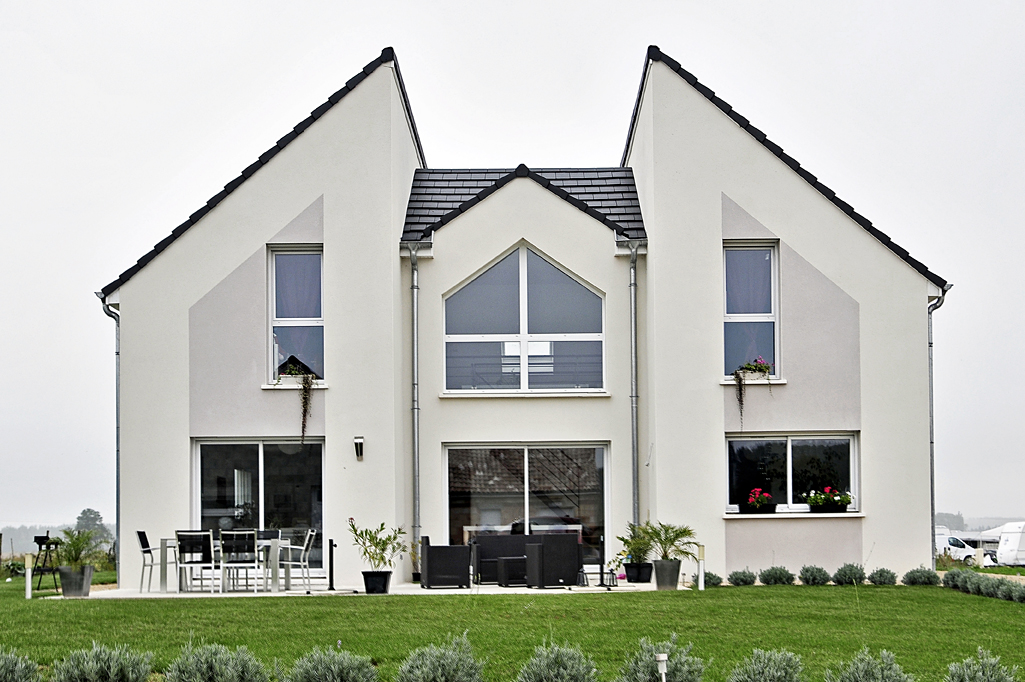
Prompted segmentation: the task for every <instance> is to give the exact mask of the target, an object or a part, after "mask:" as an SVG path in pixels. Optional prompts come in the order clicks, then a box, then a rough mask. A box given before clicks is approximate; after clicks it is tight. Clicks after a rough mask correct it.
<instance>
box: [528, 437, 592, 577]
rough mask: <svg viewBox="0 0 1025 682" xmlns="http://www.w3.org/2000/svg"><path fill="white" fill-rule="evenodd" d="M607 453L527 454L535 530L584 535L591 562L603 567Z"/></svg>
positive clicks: (563, 450) (583, 450) (578, 450)
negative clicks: (602, 542) (602, 540)
mask: <svg viewBox="0 0 1025 682" xmlns="http://www.w3.org/2000/svg"><path fill="white" fill-rule="evenodd" d="M604 455H605V450H604V449H603V448H538V449H531V450H529V451H528V453H527V462H528V464H527V476H528V478H529V481H530V532H531V533H574V534H576V533H578V532H579V533H580V537H581V541H582V544H583V546H584V563H588V564H601V563H602V556H601V548H602V547H601V539H602V535H604V533H605V461H604Z"/></svg>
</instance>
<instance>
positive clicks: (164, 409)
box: [119, 65, 418, 576]
mask: <svg viewBox="0 0 1025 682" xmlns="http://www.w3.org/2000/svg"><path fill="white" fill-rule="evenodd" d="M417 163H418V162H417V159H416V153H415V148H414V146H413V143H412V141H411V138H410V134H409V130H408V127H407V124H406V120H405V113H404V111H403V110H402V104H401V101H400V98H399V96H398V92H397V84H396V80H395V74H394V70H393V69H392V68H391V66H390V65H385V66H382V67H380V68H378V69H377V70H376V71H374V73H373V74H372V75H370V76H369V77H368V78H367V79H366V80H364V81H363V82H362V83H361V84H360V85H359V86H358V87H357V88H356V89H355V90H353V91H352V92H351V93H349V94H348V95H347V96H346V97H345V98H343V99H342V100H341V101H340V102H339V103H338V104H336V105H335V106H334V107H333V108H332V109H330V110H329V111H328V112H327V113H325V114H324V115H323V116H322V117H321V118H320V119H318V121H317V122H316V123H315V124H314V125H313V126H311V127H310V128H308V129H307V130H306V131H305V132H304V133H303V134H302V135H301V136H299V137H298V138H296V139H295V140H294V141H293V142H292V143H291V144H290V145H289V146H288V147H287V148H286V149H284V150H283V151H281V152H280V153H278V154H277V155H276V156H275V157H274V158H273V159H271V161H270V162H269V163H267V164H266V165H264V166H263V167H262V168H261V169H260V170H259V171H257V172H256V173H255V174H254V175H253V176H251V177H250V178H249V179H248V180H247V181H246V182H245V183H244V184H243V185H241V186H240V187H239V188H238V189H236V190H235V191H234V192H233V193H232V194H231V195H229V196H228V197H227V198H225V199H224V200H223V201H222V202H221V203H220V204H219V205H218V206H217V207H216V208H214V209H213V210H212V211H210V213H208V214H207V215H206V216H205V217H204V218H203V219H202V220H201V221H200V222H198V223H197V224H196V225H195V226H193V227H192V228H191V229H190V230H189V231H187V232H186V233H184V234H183V235H182V236H180V237H179V238H178V239H177V240H176V241H174V242H173V243H172V244H171V245H170V246H169V247H168V248H167V249H166V250H165V251H164V252H162V253H161V254H160V255H159V256H158V257H157V258H155V259H154V260H153V261H151V262H150V263H149V264H148V265H147V266H146V267H145V268H143V269H142V270H141V271H139V272H138V273H137V274H136V275H135V276H134V277H133V278H132V279H131V280H130V281H129V282H127V283H126V284H124V285H123V286H122V287H121V289H120V292H119V296H120V307H121V315H122V331H121V361H122V398H123V400H122V467H121V495H122V497H121V501H122V521H123V523H122V534H121V535H122V537H121V538H120V540H121V542H123V543H125V544H124V545H123V546H125V547H134V546H136V541H135V538H134V531H135V530H136V529H144V530H146V531H147V532H148V534H149V537H150V538H151V540H153V541H154V542H155V541H156V539H157V538H160V537H168V536H171V535H173V532H174V530H175V529H181V528H189V527H192V526H194V525H195V524H198V521H199V520H198V518H195V515H194V509H195V505H196V498H195V493H194V491H193V490H192V485H193V477H194V475H195V473H194V469H193V456H194V455H193V452H194V447H193V444H194V440H193V439H192V438H190V437H191V436H206V435H214V434H215V435H219V436H225V435H231V436H235V437H239V438H253V437H256V436H277V437H283V438H284V437H289V438H291V437H298V435H299V419H298V405H297V403H298V399H297V396H296V394H295V392H294V391H288V390H272V389H264V388H262V385H263V384H265V383H266V379H267V376H268V375H269V368H268V367H267V366H266V364H267V362H268V361H269V360H268V355H269V354H268V351H267V349H266V347H265V345H266V343H267V340H266V339H267V319H266V315H267V284H266V268H267V261H266V244H268V243H278V242H282V241H283V242H290V243H291V242H295V241H306V240H307V239H309V238H310V230H314V231H317V230H321V229H322V230H323V238H322V239H323V245H324V247H323V248H324V264H325V265H324V290H325V297H324V302H323V306H324V317H325V372H326V376H325V380H326V384H327V386H328V388H326V389H323V390H318V391H317V393H316V399H315V403H314V406H313V420H314V421H313V423H312V427H311V428H312V429H313V430H314V432H318V433H323V434H324V436H325V455H324V456H325V464H324V488H325V490H326V491H330V494H326V495H325V500H324V531H325V535H327V536H328V537H335V538H342V537H343V533H344V532H345V531H344V528H345V526H344V524H345V521H346V519H347V518H348V517H349V516H357V515H359V516H361V517H363V519H365V522H367V523H369V522H371V521H373V522H380V521H382V520H383V521H386V522H387V523H389V524H394V523H402V522H403V520H402V519H397V518H396V508H397V507H396V499H397V498H398V497H399V496H400V494H401V487H399V483H397V476H396V458H397V457H399V456H400V453H401V452H402V451H403V449H404V448H405V445H406V444H405V442H404V441H403V427H402V422H403V421H404V420H403V419H402V417H404V416H405V414H406V413H407V410H405V409H402V412H401V413H397V410H399V409H400V408H399V406H400V405H401V404H402V400H403V399H402V396H401V395H400V392H401V382H400V380H399V374H400V373H401V371H402V367H401V364H400V363H398V362H397V360H398V359H399V358H400V356H401V354H402V348H403V343H402V340H401V338H400V336H401V332H400V329H401V324H402V323H401V320H400V318H399V316H398V314H397V312H396V309H397V308H398V307H399V305H400V303H399V301H400V299H399V297H400V293H399V291H398V288H399V287H398V281H399V264H398V259H397V257H396V243H397V240H398V236H399V234H400V231H401V224H402V223H401V219H396V214H397V212H398V209H397V208H396V207H397V205H398V204H400V203H404V202H405V200H406V197H407V196H408V186H409V182H410V179H411V177H412V173H413V170H414V168H415V167H416V166H417ZM403 186H404V188H405V189H404V190H403V192H402V195H401V197H396V196H394V192H393V188H395V187H403ZM321 205H322V208H320V206H321ZM311 207H314V208H313V209H312V210H313V211H314V213H315V214H320V212H321V211H322V215H323V218H322V227H321V225H320V222H321V218H320V217H319V215H314V216H312V219H311V216H310V214H309V213H307V212H306V211H307V209H310V208H311ZM296 221H298V222H296ZM247 289H250V291H249V292H248V295H246V290H247ZM235 297H238V298H237V301H236V304H235V306H234V307H233V306H232V305H231V304H230V303H229V302H228V300H229V299H231V298H235ZM190 318H191V326H190ZM213 323H216V325H217V328H216V329H214V330H211V329H209V325H210V324H213ZM254 335H255V340H254ZM192 344H196V345H197V346H202V347H203V348H204V350H203V351H199V349H198V347H195V346H193V348H194V350H196V351H197V357H195V358H192V357H190V345H192ZM229 349H233V351H234V353H235V354H236V355H237V357H232V358H229V359H228V361H227V362H228V364H229V366H230V367H229V369H230V370H231V371H232V372H233V373H234V372H238V373H239V374H240V375H241V376H239V375H238V374H232V376H231V377H224V376H216V375H215V376H212V377H210V376H207V374H211V373H214V372H216V371H217V367H218V365H219V363H220V361H221V359H222V358H220V357H218V356H220V355H221V353H222V352H223V351H226V350H229ZM194 373H195V375H196V376H193V374H194ZM190 377H191V378H190ZM193 379H194V383H193V384H192V386H191V388H192V389H194V390H190V381H193ZM193 396H194V397H195V399H196V401H195V402H196V404H195V405H192V404H191V402H192V400H191V398H192V397H193ZM221 400H223V401H225V402H231V403H234V404H235V407H232V408H226V407H221V406H217V405H216V403H217V402H218V401H221ZM354 435H365V436H366V438H367V457H366V459H365V462H363V463H359V464H360V465H361V466H356V465H357V464H358V463H357V462H356V461H355V457H354V456H351V453H352V437H353V436H354ZM155 491H159V492H157V493H156V494H155ZM340 545H341V546H340V548H339V550H338V552H337V555H336V560H337V563H338V565H339V569H338V572H339V574H342V572H343V571H346V570H347V571H348V572H349V573H354V574H355V575H356V576H358V569H359V560H358V556H357V554H356V551H355V549H354V548H352V547H350V546H349V543H340ZM122 560H123V565H122V570H123V571H124V574H125V575H126V576H132V575H138V571H139V570H140V563H141V561H140V558H139V555H138V553H136V552H124V553H123V554H122Z"/></svg>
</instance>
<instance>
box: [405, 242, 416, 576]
mask: <svg viewBox="0 0 1025 682" xmlns="http://www.w3.org/2000/svg"><path fill="white" fill-rule="evenodd" d="M405 246H406V248H407V249H409V266H410V286H409V290H410V294H411V303H412V308H413V330H412V336H413V343H412V346H413V358H412V359H413V363H412V364H413V366H412V370H413V387H412V388H413V394H412V396H413V397H412V402H413V404H412V408H411V411H412V413H413V547H414V548H416V551H417V555H418V556H419V552H420V319H419V317H420V300H419V299H420V296H419V295H420V276H419V273H420V271H419V268H418V267H417V262H416V249H417V246H418V245H417V244H415V243H407V244H406V245H405ZM413 570H414V571H417V572H419V571H420V562H419V561H417V562H416V564H415V565H414V566H413Z"/></svg>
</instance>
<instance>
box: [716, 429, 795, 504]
mask: <svg viewBox="0 0 1025 682" xmlns="http://www.w3.org/2000/svg"><path fill="white" fill-rule="evenodd" d="M729 465H730V473H729V476H730V504H738V503H740V502H747V498H748V495H750V493H751V491H752V490H754V489H755V488H761V489H762V490H763V491H765V492H767V493H769V494H770V495H772V501H773V502H774V503H776V504H787V442H786V441H785V440H731V441H730V453H729Z"/></svg>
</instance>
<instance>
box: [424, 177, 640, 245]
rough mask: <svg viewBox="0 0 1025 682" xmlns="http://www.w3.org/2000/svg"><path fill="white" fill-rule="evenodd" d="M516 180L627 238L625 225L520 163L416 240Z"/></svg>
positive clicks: (432, 224)
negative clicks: (536, 187)
mask: <svg viewBox="0 0 1025 682" xmlns="http://www.w3.org/2000/svg"><path fill="white" fill-rule="evenodd" d="M620 168H625V166H621V167H620ZM420 170H423V171H426V172H430V171H432V170H440V169H432V168H424V169H418V170H417V172H420ZM496 170H498V171H499V172H501V171H503V170H505V169H465V170H463V172H474V171H478V172H481V171H489V172H495V171H496ZM540 170H546V171H551V170H568V169H547V168H546V169H540ZM572 170H583V169H579V168H576V169H572ZM588 170H592V169H588ZM516 178H529V179H531V180H533V181H534V182H536V183H537V184H539V185H541V186H542V187H544V188H545V189H547V190H548V191H549V192H551V193H552V194H554V195H555V196H557V197H559V198H560V199H562V200H564V201H567V202H569V203H570V204H572V205H573V206H575V207H576V208H578V209H580V210H581V211H583V212H584V213H586V214H587V215H589V216H591V217H592V218H594V219H595V220H597V221H598V222H600V223H603V224H604V225H606V226H607V227H609V228H610V229H612V230H613V231H614V232H615V233H616V234H617V235H619V236H621V237H624V238H628V235H627V229H626V227H624V226H623V225H620V224H619V223H617V222H616V221H614V220H612V219H611V218H609V217H608V216H606V215H605V214H603V213H602V212H601V211H599V210H597V209H595V208H592V207H590V206H588V205H587V203H586V202H585V201H583V200H581V199H578V198H576V197H575V196H573V195H572V194H570V193H569V192H567V191H566V190H564V189H562V188H561V187H559V186H557V185H555V184H553V182H552V181H551V180H549V179H548V178H546V177H544V176H543V175H541V174H540V173H538V172H537V171H534V170H531V169H530V168H528V167H527V165H526V164H523V163H521V164H520V165H518V166H516V168H515V169H513V170H511V171H509V172H508V173H506V174H505V175H503V176H502V177H500V178H498V179H497V180H495V181H494V182H493V183H492V184H490V185H488V186H487V187H485V188H484V189H482V190H481V191H479V192H477V193H476V194H474V195H473V196H472V197H470V198H469V199H467V200H466V201H464V202H462V203H461V204H459V205H458V206H456V207H455V208H453V209H452V210H451V211H449V212H448V213H445V214H444V215H442V216H440V217H439V218H438V220H436V221H435V222H433V223H431V224H430V225H427V226H425V227H423V228H422V229H421V230H420V236H419V238H418V240H417V241H420V240H423V239H425V238H426V237H428V236H429V235H430V234H431V233H433V232H434V231H435V230H437V229H438V228H439V227H442V226H444V225H447V224H448V223H450V222H451V221H452V220H454V219H455V218H457V217H458V216H460V215H462V214H463V213H465V212H467V211H468V210H470V209H471V208H473V207H474V206H476V205H477V204H479V203H480V202H481V201H483V200H484V199H487V198H488V197H489V196H491V195H492V194H494V193H495V192H497V191H498V190H499V189H501V188H502V187H505V186H506V185H507V184H509V183H510V182H511V181H513V180H515V179H516ZM404 241H412V240H409V239H406V240H404Z"/></svg>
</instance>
